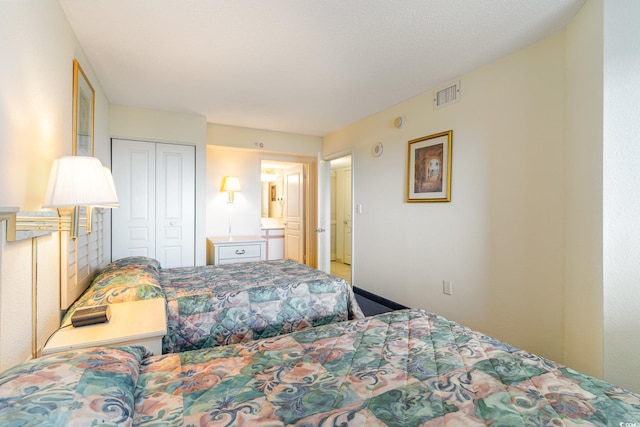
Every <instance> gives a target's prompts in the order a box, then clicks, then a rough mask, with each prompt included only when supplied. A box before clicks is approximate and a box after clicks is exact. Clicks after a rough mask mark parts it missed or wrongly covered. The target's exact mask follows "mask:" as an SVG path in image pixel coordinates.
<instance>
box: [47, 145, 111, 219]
mask: <svg viewBox="0 0 640 427" xmlns="http://www.w3.org/2000/svg"><path fill="white" fill-rule="evenodd" d="M70 206H96V207H106V208H117V207H119V206H120V204H119V203H118V196H117V195H116V191H115V186H114V184H113V177H112V176H111V172H110V171H109V169H107V168H105V167H103V166H102V163H100V160H98V159H97V158H96V157H83V156H67V157H60V158H59V159H56V160H55V161H54V162H53V166H52V167H51V174H50V175H49V184H48V186H47V192H46V193H45V196H44V203H43V205H42V207H44V208H62V207H70Z"/></svg>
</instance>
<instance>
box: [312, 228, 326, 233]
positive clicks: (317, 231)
mask: <svg viewBox="0 0 640 427" xmlns="http://www.w3.org/2000/svg"><path fill="white" fill-rule="evenodd" d="M313 231H315V232H316V233H324V228H316V229H315V230H313Z"/></svg>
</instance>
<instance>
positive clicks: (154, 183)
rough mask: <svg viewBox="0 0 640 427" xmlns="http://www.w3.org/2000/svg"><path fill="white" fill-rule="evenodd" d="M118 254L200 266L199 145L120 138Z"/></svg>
mask: <svg viewBox="0 0 640 427" xmlns="http://www.w3.org/2000/svg"><path fill="white" fill-rule="evenodd" d="M112 156H113V157H112V168H113V179H114V183H115V186H116V191H117V192H118V198H119V200H120V209H114V211H113V213H112V257H113V259H118V258H122V257H126V256H132V255H144V256H149V257H152V258H155V259H157V260H158V261H160V264H161V265H162V266H163V267H164V268H171V267H186V266H192V265H195V147H193V146H187V145H176V144H161V143H152V142H140V141H129V140H118V139H114V140H113V142H112Z"/></svg>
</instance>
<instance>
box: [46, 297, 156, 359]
mask: <svg viewBox="0 0 640 427" xmlns="http://www.w3.org/2000/svg"><path fill="white" fill-rule="evenodd" d="M109 307H110V308H111V319H110V320H109V321H108V322H105V323H97V324H95V325H89V326H81V327H79V328H74V327H73V326H71V320H67V322H66V323H65V325H67V324H68V325H69V326H66V327H62V328H60V329H58V330H57V331H56V332H54V333H53V335H51V338H49V341H48V342H47V344H46V345H45V346H44V348H43V349H42V355H43V356H44V355H47V354H52V353H58V352H61V351H66V350H73V349H77V348H87V347H100V346H107V345H109V346H113V345H142V346H145V347H147V348H148V349H149V350H150V351H151V352H153V354H162V337H164V335H165V334H166V333H167V313H166V308H165V301H164V298H154V299H149V300H143V301H132V302H122V303H117V304H109ZM65 325H63V326H65Z"/></svg>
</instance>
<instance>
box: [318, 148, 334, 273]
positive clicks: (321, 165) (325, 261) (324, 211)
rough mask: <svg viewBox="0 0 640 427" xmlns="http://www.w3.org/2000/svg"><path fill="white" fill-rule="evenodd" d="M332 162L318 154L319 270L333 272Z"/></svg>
mask: <svg viewBox="0 0 640 427" xmlns="http://www.w3.org/2000/svg"><path fill="white" fill-rule="evenodd" d="M331 186H332V184H331V163H330V162H327V161H324V160H322V158H321V157H320V155H318V224H317V229H316V233H318V270H322V271H324V272H325V273H331V257H330V252H331V242H332V239H331V228H332V225H331V216H332V215H331Z"/></svg>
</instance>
